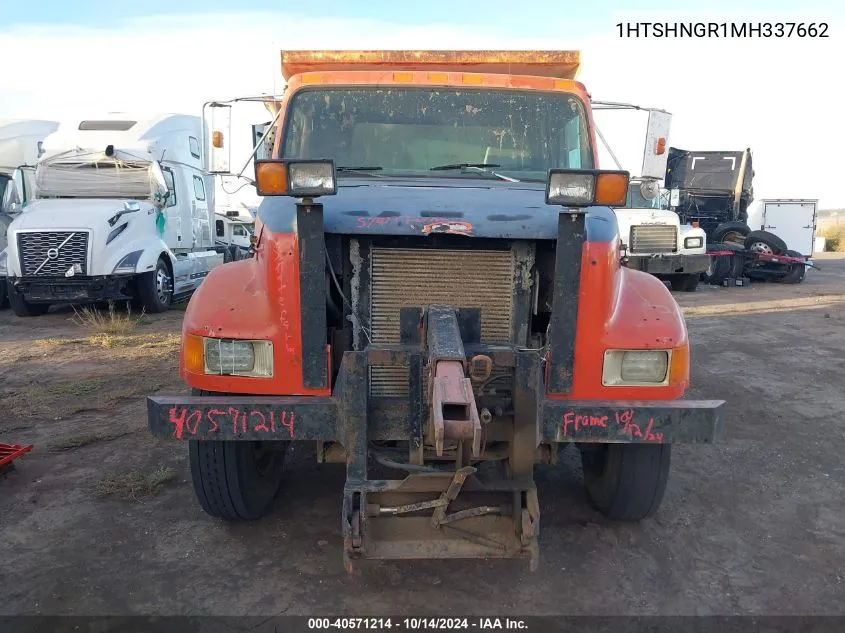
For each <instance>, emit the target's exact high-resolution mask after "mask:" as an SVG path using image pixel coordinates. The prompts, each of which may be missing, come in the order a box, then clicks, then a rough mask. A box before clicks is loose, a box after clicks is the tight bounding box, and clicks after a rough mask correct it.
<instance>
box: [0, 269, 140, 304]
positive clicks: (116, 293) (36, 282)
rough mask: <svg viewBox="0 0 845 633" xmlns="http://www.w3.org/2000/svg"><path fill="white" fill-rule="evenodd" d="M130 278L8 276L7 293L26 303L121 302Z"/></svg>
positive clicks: (128, 296) (125, 295)
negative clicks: (18, 296) (20, 297)
mask: <svg viewBox="0 0 845 633" xmlns="http://www.w3.org/2000/svg"><path fill="white" fill-rule="evenodd" d="M132 279H133V277H132V276H131V275H123V276H105V275H104V276H98V277H10V278H9V292H10V293H16V294H18V295H21V296H22V297H23V298H24V299H25V300H26V301H28V302H30V303H71V302H79V301H110V300H114V301H123V300H128V299H130V298H131V294H130V293H128V292H127V290H128V286H129V284H130V282H131V281H132Z"/></svg>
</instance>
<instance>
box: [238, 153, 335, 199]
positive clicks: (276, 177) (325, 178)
mask: <svg viewBox="0 0 845 633" xmlns="http://www.w3.org/2000/svg"><path fill="white" fill-rule="evenodd" d="M255 188H256V190H257V191H258V195H260V196H294V197H297V198H308V197H316V196H333V195H335V194H336V193H337V181H336V179H335V168H334V162H333V161H330V160H276V159H273V160H256V161H255Z"/></svg>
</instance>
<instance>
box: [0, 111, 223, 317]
mask: <svg viewBox="0 0 845 633" xmlns="http://www.w3.org/2000/svg"><path fill="white" fill-rule="evenodd" d="M203 137H204V135H203V130H202V122H201V119H200V118H199V117H195V116H188V115H182V114H165V115H159V116H155V117H152V118H148V117H133V116H127V115H125V114H120V115H109V116H105V117H100V118H95V119H83V120H76V121H72V122H69V123H63V124H61V125H60V126H59V127H58V129H57V130H56V132H55V133H53V134H51V135H50V136H48V137H47V138H46V139H45V140H44V142H43V147H42V151H43V153H42V155H41V157H40V158H39V160H38V163H37V165H36V169H35V179H34V180H35V189H34V199H30V201H29V202H28V204H27V205H26V206H25V207H24V208H23V209H21V210H20V212H19V213H18V214H17V215H16V217H15V219H14V220H13V221H12V223H11V224H10V226H9V228H8V246H7V248H6V251H5V252H4V253H3V254H2V255H0V276H5V277H7V290H8V294H9V302H10V304H11V306H12V309H13V310H14V312H15V314H17V315H19V316H37V315H41V314H44V313H46V312H47V310H48V309H49V307H50V305H53V304H61V303H86V302H97V301H107V300H133V301H135V302H136V303H137V304H139V305H140V306H142V307H143V308H144V309H145V310H146V311H147V312H162V311H164V310H167V309H168V308H169V306H170V305H171V303H172V302H173V301H174V299H179V298H182V297H185V296H188V295H189V294H190V293H191V292H193V290H195V289H196V287H197V286H198V285H199V284H200V283H201V282H202V280H203V278H204V277H205V276H206V275H208V273H209V271H210V270H211V269H212V268H214V267H215V266H217V265H220V264H222V263H223V261H224V249H222V248H220V247H219V246H217V245H216V244H215V238H214V228H213V220H212V218H213V217H214V213H213V204H214V201H213V195H214V186H213V184H214V181H213V177H212V176H211V175H210V174H209V173H208V171H207V169H206V166H205V163H204V159H203V152H202V151H201V144H202V139H203ZM8 198H9V200H10V203H12V204H13V203H14V202H15V198H19V192H17V191H16V190H14V191H12V192H11V194H10V196H8Z"/></svg>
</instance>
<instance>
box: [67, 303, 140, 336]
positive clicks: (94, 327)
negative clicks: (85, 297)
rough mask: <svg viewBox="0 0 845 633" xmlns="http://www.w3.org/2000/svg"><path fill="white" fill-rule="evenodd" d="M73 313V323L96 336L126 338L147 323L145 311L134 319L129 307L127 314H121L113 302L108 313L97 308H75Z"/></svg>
mask: <svg viewBox="0 0 845 633" xmlns="http://www.w3.org/2000/svg"><path fill="white" fill-rule="evenodd" d="M73 312H74V317H73V322H74V323H76V325H78V326H80V327H82V328H84V329H86V330H89V331H91V332H93V335H95V336H115V335H117V336H125V335H127V334H129V333H131V332H134V331H135V328H137V327H138V326H139V325H141V324H143V323H146V320H145V319H144V312H143V311H141V314H140V315H139V316H137V317H134V318H133V317H132V309H131V308H130V307H128V306H127V311H126V314H120V313H118V312H117V310H116V309H115V305H114V302H113V301H110V302H109V309H108V311H107V312H101V311H100V310H99V309H97V308H95V307H85V308H82V309H80V310H77V309H76V307H74V308H73Z"/></svg>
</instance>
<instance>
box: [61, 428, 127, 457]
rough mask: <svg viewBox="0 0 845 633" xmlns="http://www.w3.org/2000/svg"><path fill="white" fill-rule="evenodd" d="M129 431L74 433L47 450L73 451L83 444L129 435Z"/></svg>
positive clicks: (108, 440) (107, 440)
mask: <svg viewBox="0 0 845 633" xmlns="http://www.w3.org/2000/svg"><path fill="white" fill-rule="evenodd" d="M128 434H129V432H128V431H124V432H122V433H88V434H85V435H74V436H73V437H69V438H67V439H65V440H60V441H58V442H54V443H53V444H50V445H49V446H48V447H47V450H48V451H49V452H51V453H63V452H65V451H72V450H76V449H77V448H82V447H83V446H87V445H88V444H95V443H97V442H110V441H111V440H116V439H117V438H119V437H123V436H124V435H128Z"/></svg>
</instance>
